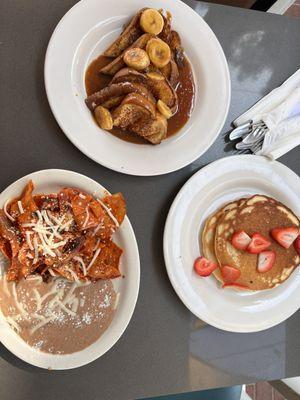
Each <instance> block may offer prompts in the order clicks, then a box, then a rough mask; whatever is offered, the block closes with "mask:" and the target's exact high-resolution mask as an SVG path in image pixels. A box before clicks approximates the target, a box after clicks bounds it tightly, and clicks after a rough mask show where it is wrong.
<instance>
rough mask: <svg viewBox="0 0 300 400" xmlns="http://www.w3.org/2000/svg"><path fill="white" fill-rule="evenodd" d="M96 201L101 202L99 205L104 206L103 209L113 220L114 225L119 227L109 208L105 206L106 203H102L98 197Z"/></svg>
mask: <svg viewBox="0 0 300 400" xmlns="http://www.w3.org/2000/svg"><path fill="white" fill-rule="evenodd" d="M97 201H98V202H99V203H100V204H101V206H102V207H103V208H104V210H105V211H106V212H107V215H108V216H109V217H110V219H111V220H112V221H113V223H114V224H115V225H116V227H117V228H118V227H119V222H118V221H117V219H116V217H115V216H114V215H113V213H112V212H111V210H110V209H109V208H108V207H107V205H106V204H105V203H103V201H101V200H100V199H97Z"/></svg>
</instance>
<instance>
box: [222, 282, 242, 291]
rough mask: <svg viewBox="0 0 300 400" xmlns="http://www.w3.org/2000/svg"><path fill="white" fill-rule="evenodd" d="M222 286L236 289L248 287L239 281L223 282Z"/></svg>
mask: <svg viewBox="0 0 300 400" xmlns="http://www.w3.org/2000/svg"><path fill="white" fill-rule="evenodd" d="M222 288H224V289H225V288H236V289H243V290H247V289H249V286H247V285H242V284H240V283H223V285H222Z"/></svg>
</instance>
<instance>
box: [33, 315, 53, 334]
mask: <svg viewBox="0 0 300 400" xmlns="http://www.w3.org/2000/svg"><path fill="white" fill-rule="evenodd" d="M53 319H54V316H51V317H49V318H46V319H45V320H44V321H41V322H40V323H39V324H37V325H36V326H34V327H33V328H32V329H31V331H30V335H33V334H34V332H36V331H37V330H38V329H40V328H42V327H43V326H44V325H46V324H48V323H49V322H50V321H53Z"/></svg>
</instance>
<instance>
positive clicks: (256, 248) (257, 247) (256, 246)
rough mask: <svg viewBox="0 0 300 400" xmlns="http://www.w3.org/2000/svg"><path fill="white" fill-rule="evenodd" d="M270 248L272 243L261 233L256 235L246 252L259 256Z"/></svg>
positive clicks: (253, 236)
mask: <svg viewBox="0 0 300 400" xmlns="http://www.w3.org/2000/svg"><path fill="white" fill-rule="evenodd" d="M270 246H271V242H270V241H269V240H268V239H267V238H265V237H264V236H263V235H261V234H260V233H254V234H253V235H252V238H251V242H250V243H249V245H248V247H247V249H246V250H247V251H248V253H251V254H258V253H261V252H262V251H264V250H267V248H268V247H270Z"/></svg>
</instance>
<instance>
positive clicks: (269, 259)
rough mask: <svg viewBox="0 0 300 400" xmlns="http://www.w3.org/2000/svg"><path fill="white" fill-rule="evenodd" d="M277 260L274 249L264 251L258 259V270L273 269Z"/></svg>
mask: <svg viewBox="0 0 300 400" xmlns="http://www.w3.org/2000/svg"><path fill="white" fill-rule="evenodd" d="M275 260H276V254H275V252H274V251H271V250H267V251H262V252H261V253H260V254H259V256H258V261H257V271H258V272H267V271H270V269H272V267H273V265H274V263H275Z"/></svg>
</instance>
